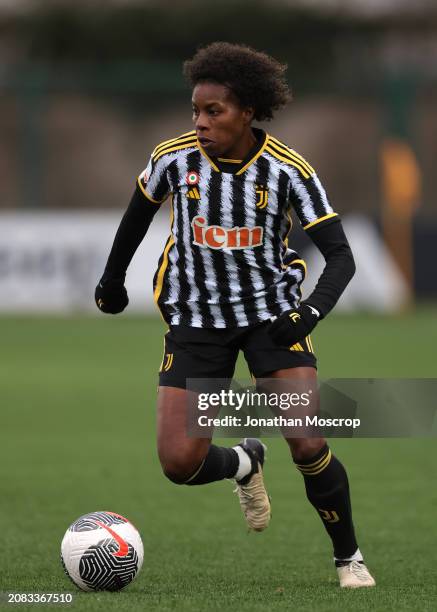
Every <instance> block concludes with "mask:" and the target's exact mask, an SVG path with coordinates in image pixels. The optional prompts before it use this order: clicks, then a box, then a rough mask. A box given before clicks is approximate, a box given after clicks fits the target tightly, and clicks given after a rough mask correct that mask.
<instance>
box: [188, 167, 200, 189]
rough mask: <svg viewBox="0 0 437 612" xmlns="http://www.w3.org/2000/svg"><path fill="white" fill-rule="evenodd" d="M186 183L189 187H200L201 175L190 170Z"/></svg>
mask: <svg viewBox="0 0 437 612" xmlns="http://www.w3.org/2000/svg"><path fill="white" fill-rule="evenodd" d="M185 182H186V183H187V185H191V186H192V185H198V184H199V175H198V174H197V172H194V170H190V171H189V172H187V175H186V177H185Z"/></svg>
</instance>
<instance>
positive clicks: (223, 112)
mask: <svg viewBox="0 0 437 612" xmlns="http://www.w3.org/2000/svg"><path fill="white" fill-rule="evenodd" d="M192 104H193V122H194V125H195V127H196V132H197V138H198V140H199V142H200V144H201V145H202V147H203V148H204V149H205V151H206V152H207V153H208V154H209V155H213V156H214V157H218V156H223V157H229V158H231V157H232V158H236V159H237V158H243V157H245V156H246V154H247V153H248V152H249V149H250V147H251V146H252V145H253V144H254V137H253V134H252V130H251V129H250V124H251V121H252V118H253V109H251V108H242V107H241V106H240V104H239V103H238V100H237V98H236V96H235V95H234V94H233V93H232V91H231V90H230V89H229V88H228V87H225V86H224V85H219V84H218V83H208V82H205V83H198V84H197V85H196V87H195V88H194V90H193V96H192Z"/></svg>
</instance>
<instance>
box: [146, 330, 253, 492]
mask: <svg viewBox="0 0 437 612" xmlns="http://www.w3.org/2000/svg"><path fill="white" fill-rule="evenodd" d="M235 335H236V334H235V332H229V331H227V330H215V329H213V330H208V329H193V328H180V327H174V326H173V327H171V328H170V330H169V332H167V334H166V335H165V342H164V344H165V346H164V357H163V360H162V364H161V369H160V375H159V379H160V387H159V391H158V454H159V459H160V461H161V465H162V468H163V471H164V473H165V475H166V476H167V477H168V478H169V479H170V480H172V481H173V482H175V483H178V484H187V485H200V484H206V483H208V482H213V481H216V480H221V479H223V478H235V479H236V481H237V482H238V483H242V484H244V483H246V482H247V481H249V480H250V479H251V475H252V474H254V473H256V472H257V471H258V465H259V463H262V462H263V457H261V458H260V456H259V455H261V451H262V454H263V452H264V450H263V448H262V445H261V443H259V444H258V445H257V444H256V443H249V444H247V443H246V442H242V443H240V444H238V445H236V446H234V447H232V448H223V447H218V446H216V445H213V444H211V437H210V434H211V435H212V432H211V430H208V431H207V432H206V435H205V436H204V437H196V436H194V435H191V436H190V435H189V434H188V427H187V426H188V419H189V418H193V410H192V406H193V402H196V398H197V393H194V391H190V390H187V389H186V382H187V379H188V378H191V379H202V380H203V381H204V380H205V379H206V380H209V381H210V382H211V383H214V387H216V386H217V384H219V383H218V382H216V381H217V379H225V380H226V379H231V378H232V376H233V373H234V369H235V362H236V360H237V356H238V345H237V344H236V342H235ZM202 384H203V383H202ZM215 390H217V389H215ZM208 436H209V437H208Z"/></svg>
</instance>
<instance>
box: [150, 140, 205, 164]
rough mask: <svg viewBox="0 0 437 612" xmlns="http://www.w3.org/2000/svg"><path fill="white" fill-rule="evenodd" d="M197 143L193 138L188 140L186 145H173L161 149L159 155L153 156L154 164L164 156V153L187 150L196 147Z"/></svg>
mask: <svg viewBox="0 0 437 612" xmlns="http://www.w3.org/2000/svg"><path fill="white" fill-rule="evenodd" d="M196 144H197V141H196V139H195V138H192V139H190V140H189V141H188V142H186V143H179V144H178V143H175V145H174V146H170V147H168V148H165V149H162V150H161V151H160V152H159V153H157V154H156V155H155V157H154V158H153V161H154V162H157V161H158V159H159V158H160V157H162V156H163V155H165V154H166V153H171V152H172V151H181V150H182V149H189V148H190V147H194V146H196Z"/></svg>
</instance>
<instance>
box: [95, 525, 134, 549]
mask: <svg viewBox="0 0 437 612" xmlns="http://www.w3.org/2000/svg"><path fill="white" fill-rule="evenodd" d="M96 523H97V525H99V527H101V528H102V529H106V531H107V532H108V533H110V534H111V536H112V537H113V538H114V540H115V541H116V542H117V544H118V550H117V552H115V553H112V554H113V555H114V557H125V556H126V555H127V554H128V552H129V544H128V543H127V542H126V540H123V538H122V537H121V536H120V535H118V533H117V532H116V531H114V530H113V529H111V528H110V527H108V526H107V525H105V524H104V523H101V522H100V521H96Z"/></svg>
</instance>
